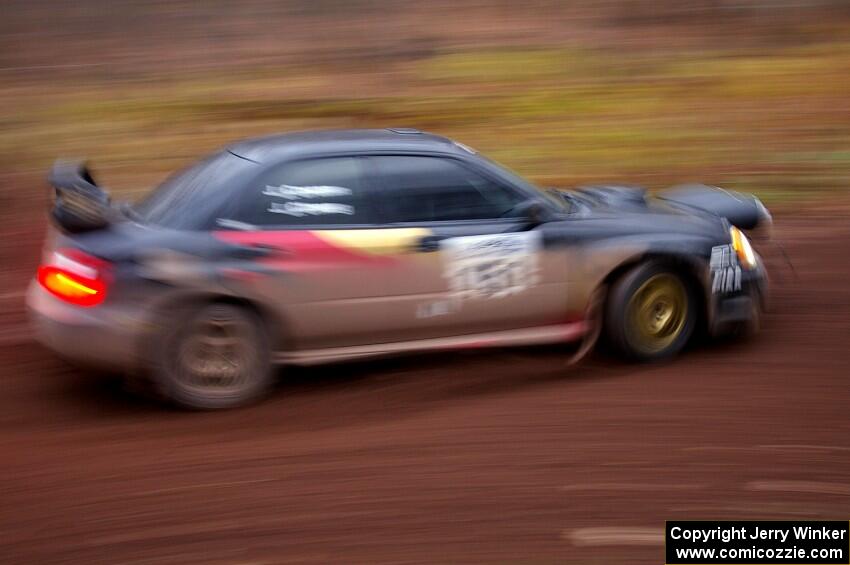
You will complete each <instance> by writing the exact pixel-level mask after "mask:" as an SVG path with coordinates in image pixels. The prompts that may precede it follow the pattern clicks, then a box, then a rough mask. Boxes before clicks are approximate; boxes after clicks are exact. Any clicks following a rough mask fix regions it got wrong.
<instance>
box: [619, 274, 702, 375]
mask: <svg viewBox="0 0 850 565" xmlns="http://www.w3.org/2000/svg"><path fill="white" fill-rule="evenodd" d="M697 316H698V309H697V300H696V296H695V294H694V289H693V286H692V284H689V281H688V280H687V279H686V278H685V277H683V276H682V274H681V273H680V272H678V271H676V270H675V269H674V268H672V267H671V266H669V265H665V264H663V263H659V262H646V263H642V264H640V265H638V266H636V267H635V268H633V269H632V270H630V271H628V272H627V273H625V274H624V275H623V276H621V277H620V278H619V279H618V280H617V281H616V282H615V283H614V284H613V286H612V287H611V290H610V292H609V294H608V300H607V302H606V305H605V319H604V328H603V329H604V332H605V336H606V338H607V342H608V344H609V345H610V346H611V347H612V348H613V349H614V350H615V352H616V353H618V354H620V355H622V356H623V357H626V358H628V359H632V360H636V361H644V362H652V361H663V360H666V359H670V358H672V357H674V356H675V355H677V354H678V353H679V352H680V351H681V350H682V349H683V348H684V347H685V345H687V343H688V341H689V340H690V338H691V336H692V335H693V333H694V329H695V328H696V325H697Z"/></svg>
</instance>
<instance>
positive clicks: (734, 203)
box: [658, 184, 773, 230]
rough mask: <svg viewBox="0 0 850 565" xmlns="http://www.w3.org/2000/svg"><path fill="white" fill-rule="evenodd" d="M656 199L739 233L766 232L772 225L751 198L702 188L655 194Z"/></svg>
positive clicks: (687, 187) (686, 187) (693, 186)
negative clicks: (698, 213)
mask: <svg viewBox="0 0 850 565" xmlns="http://www.w3.org/2000/svg"><path fill="white" fill-rule="evenodd" d="M658 198H659V199H661V200H666V201H668V202H673V203H676V204H680V205H683V206H687V207H689V208H695V209H697V210H701V211H703V212H708V213H710V214H714V215H716V216H722V217H724V218H726V219H727V220H729V223H730V224H732V225H733V226H735V227H737V228H740V229H742V230H752V229H755V228H757V227H759V228H761V227H765V228H769V226H770V224H771V223H772V222H773V220H772V219H771V216H770V212H768V211H767V208H765V207H764V204H762V203H761V200H759V199H758V198H756V197H755V196H753V195H752V194H742V193H740V192H732V191H730V190H724V189H722V188H717V187H715V186H706V185H704V184H687V185H680V186H674V187H673V188H670V189H668V190H665V191H664V192H661V193H659V194H658Z"/></svg>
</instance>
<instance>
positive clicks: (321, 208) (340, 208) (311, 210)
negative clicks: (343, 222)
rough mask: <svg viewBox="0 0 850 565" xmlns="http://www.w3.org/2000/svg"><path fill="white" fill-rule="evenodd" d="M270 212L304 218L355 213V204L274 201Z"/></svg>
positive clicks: (351, 214) (270, 206)
mask: <svg viewBox="0 0 850 565" xmlns="http://www.w3.org/2000/svg"><path fill="white" fill-rule="evenodd" d="M268 210H269V212H272V213H273V214H286V215H287V216H295V217H296V218H303V217H304V216H330V215H333V214H345V215H346V216H353V215H354V206H350V205H348V204H337V203H335V202H322V203H318V202H316V203H313V202H284V203H280V202H272V203H270V204H269V208H268Z"/></svg>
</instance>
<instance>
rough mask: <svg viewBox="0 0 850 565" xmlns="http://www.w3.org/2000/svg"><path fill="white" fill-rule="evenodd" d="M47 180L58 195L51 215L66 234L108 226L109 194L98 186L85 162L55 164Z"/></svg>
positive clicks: (109, 215)
mask: <svg viewBox="0 0 850 565" xmlns="http://www.w3.org/2000/svg"><path fill="white" fill-rule="evenodd" d="M47 178H48V181H49V182H50V184H51V185H52V186H53V191H54V195H55V197H54V199H53V209H52V210H51V212H50V216H51V218H52V219H53V222H54V223H55V224H56V225H57V226H59V228H61V229H62V230H63V231H66V232H70V233H78V232H83V231H89V230H95V229H99V228H102V227H105V226H107V225H108V224H109V221H110V217H111V215H112V210H111V208H110V199H109V194H108V193H107V192H106V191H105V190H103V189H102V188H100V187H99V186H97V183H96V182H95V181H94V178H93V177H92V175H91V171H90V170H89V168H88V165H87V164H86V163H85V162H84V161H56V163H54V165H53V168H52V169H51V170H50V174H49V175H48V177H47Z"/></svg>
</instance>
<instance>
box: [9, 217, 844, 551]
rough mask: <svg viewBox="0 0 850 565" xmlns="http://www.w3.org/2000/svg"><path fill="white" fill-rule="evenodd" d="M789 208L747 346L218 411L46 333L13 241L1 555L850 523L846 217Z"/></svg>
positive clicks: (336, 375)
mask: <svg viewBox="0 0 850 565" xmlns="http://www.w3.org/2000/svg"><path fill="white" fill-rule="evenodd" d="M778 225H780V226H781V230H780V233H781V235H782V238H783V240H784V241H785V243H786V245H787V247H788V252H789V255H790V256H791V258H792V260H793V261H794V265H795V267H796V270H797V273H798V275H799V280H797V281H796V282H795V281H794V280H792V278H791V277H790V274H789V273H788V272H787V270H786V271H782V270H781V269H780V274H781V275H782V277H781V279H782V280H781V281H780V282H781V285H780V287H779V288H778V289H777V291H776V295H775V305H776V309H775V311H774V313H772V314H770V315H769V316H768V317H767V320H766V328H765V330H764V332H763V333H762V334H761V335H760V336H759V337H758V338H757V339H756V340H755V341H753V342H750V343H745V344H735V343H728V344H723V345H716V346H713V347H710V348H699V349H696V350H694V351H691V352H689V353H688V354H687V355H685V356H683V357H682V358H681V359H679V360H678V361H676V362H674V363H672V364H669V365H664V366H638V367H635V366H628V365H621V364H617V363H614V362H611V361H607V360H602V359H591V360H589V361H587V362H585V363H584V364H583V365H582V366H580V367H576V368H565V367H563V365H562V358H561V357H559V356H558V355H557V354H556V353H555V352H552V351H534V350H531V351H525V350H524V351H519V352H512V351H505V352H484V353H465V354H459V353H455V354H451V355H436V356H430V357H416V358H412V359H404V360H390V361H381V362H374V363H360V364H347V365H337V366H332V367H326V368H321V369H310V370H299V371H297V372H294V373H291V374H287V375H282V382H281V384H280V386H279V387H278V389H277V391H276V393H275V394H274V396H273V397H272V398H271V399H269V400H268V401H266V402H265V403H263V404H260V405H258V406H254V407H251V408H247V409H243V410H237V411H231V412H222V413H199V414H198V413H181V412H176V411H171V410H167V409H163V408H162V407H160V406H158V405H156V404H151V403H150V402H147V401H143V400H138V399H136V398H134V397H132V396H129V395H127V394H126V393H124V392H123V390H122V388H121V387H120V385H118V384H117V383H116V382H115V381H114V380H113V379H110V378H108V377H101V376H95V375H90V374H87V373H85V372H83V371H78V370H74V369H69V368H68V367H66V366H65V365H64V364H63V363H61V362H59V361H57V360H55V359H53V358H52V357H51V356H50V355H49V354H48V353H47V352H46V351H45V350H43V349H42V348H41V347H39V346H37V345H35V344H33V343H31V342H29V341H28V340H27V339H26V338H25V334H23V333H22V329H21V326H20V324H21V321H22V317H21V314H20V299H19V298H16V297H15V295H14V293H15V292H16V291H19V290H20V288H19V286H16V285H19V284H21V283H22V281H23V279H24V278H25V276H26V274H25V270H26V269H31V268H32V267H33V265H32V264H31V263H32V261H33V260H34V259H35V253H36V251H35V250H33V249H26V251H27V253H31V257H30V255H26V254H23V255H22V254H19V253H17V251H16V252H14V253H13V252H11V251H10V249H11V248H12V246H14V245H17V244H16V243H10V241H9V239H10V238H8V237H7V238H6V239H7V241H6V242H5V243H4V244H3V245H4V247H5V251H4V263H5V262H6V261H7V260H9V259H10V258H12V257H13V256H14V257H18V258H21V257H24V258H25V259H24V260H23V263H15V266H16V268H17V269H18V270H16V271H15V273H18V274H8V273H6V274H4V279H3V280H4V287H3V289H2V290H3V292H4V293H6V294H5V295H4V297H5V298H3V300H4V303H3V305H2V307H3V310H2V316H3V317H2V322H3V324H4V329H3V336H5V338H4V341H3V343H4V345H2V346H0V459H2V465H0V501H2V502H0V562H3V563H57V562H80V563H89V564H92V563H117V562H121V563H142V562H144V563H278V562H295V563H326V562H344V563H355V562H410V563H412V562H432V563H436V562H440V563H446V562H470V561H475V562H524V563H529V562H535V563H536V562H540V563H556V562H557V563H561V562H580V563H606V564H608V563H621V562H622V563H662V562H663V561H662V559H663V557H662V538H661V533H662V531H663V527H664V520H666V519H685V518H688V519H715V518H717V519H720V518H726V519H757V518H771V519H792V518H804V517H806V518H813V519H817V518H832V519H847V518H848V509H850V439H848V438H850V416H848V403H850V392H849V391H848V385H847V379H848V360H850V340H848V337H850V291H848V286H847V284H848V274H850V258H849V257H848V255H847V252H846V250H847V242H848V241H850V222H848V216H847V215H846V213H843V215H841V216H839V217H835V216H834V215H827V214H826V213H823V214H817V213H810V214H808V215H807V216H806V217H805V218H803V219H798V220H794V219H792V218H790V217H787V216H786V217H783V216H780V217H779V218H778ZM4 235H5V234H4ZM25 235H26V234H25ZM24 239H26V238H24ZM24 247H26V245H25V246H24ZM15 249H17V247H16V248H15ZM18 251H20V250H18ZM21 253H23V251H21ZM27 257H30V258H29V259H27ZM7 264H11V262H10V263H7ZM780 267H781V265H780ZM4 268H5V267H4ZM16 336H17V338H16Z"/></svg>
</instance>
